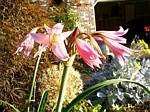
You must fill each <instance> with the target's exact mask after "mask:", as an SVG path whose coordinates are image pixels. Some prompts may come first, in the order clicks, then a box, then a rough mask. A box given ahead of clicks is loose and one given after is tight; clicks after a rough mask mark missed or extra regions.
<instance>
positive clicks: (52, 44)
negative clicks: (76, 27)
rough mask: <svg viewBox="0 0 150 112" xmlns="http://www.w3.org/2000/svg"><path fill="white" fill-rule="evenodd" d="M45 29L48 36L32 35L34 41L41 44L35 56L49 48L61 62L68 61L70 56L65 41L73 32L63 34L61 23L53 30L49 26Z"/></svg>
mask: <svg viewBox="0 0 150 112" xmlns="http://www.w3.org/2000/svg"><path fill="white" fill-rule="evenodd" d="M44 27H45V29H46V31H47V33H48V34H42V33H32V34H31V36H32V38H33V39H34V41H35V42H37V43H39V44H40V48H39V51H38V52H37V53H36V55H35V56H37V55H39V54H40V53H41V52H42V51H43V50H44V48H46V47H49V49H50V50H52V52H53V53H54V54H55V55H56V56H57V57H58V58H59V59H60V60H63V61H66V60H68V57H69V55H68V53H67V50H66V47H65V43H64V40H65V39H66V38H67V37H68V36H69V35H70V34H71V33H72V31H68V32H62V30H63V27H64V26H63V25H62V24H61V23H57V24H56V25H54V26H53V28H49V27H48V26H47V25H44Z"/></svg>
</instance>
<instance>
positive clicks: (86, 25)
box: [66, 0, 96, 33]
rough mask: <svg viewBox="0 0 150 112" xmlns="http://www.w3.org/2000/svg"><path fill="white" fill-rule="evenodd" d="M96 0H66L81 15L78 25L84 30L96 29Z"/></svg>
mask: <svg viewBox="0 0 150 112" xmlns="http://www.w3.org/2000/svg"><path fill="white" fill-rule="evenodd" d="M93 1H94V0H66V2H67V3H70V4H69V6H71V8H72V9H73V11H74V12H76V13H77V14H78V15H79V18H80V21H79V23H77V25H78V27H79V28H80V30H81V31H83V32H87V33H89V32H92V31H96V23H95V10H94V6H95V5H94V3H93Z"/></svg>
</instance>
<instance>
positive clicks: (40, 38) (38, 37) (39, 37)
mask: <svg viewBox="0 0 150 112" xmlns="http://www.w3.org/2000/svg"><path fill="white" fill-rule="evenodd" d="M31 36H32V38H33V39H34V41H35V42H37V43H39V44H44V45H48V44H49V43H50V39H49V35H46V34H43V33H31Z"/></svg>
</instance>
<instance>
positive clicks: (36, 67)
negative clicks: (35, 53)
mask: <svg viewBox="0 0 150 112" xmlns="http://www.w3.org/2000/svg"><path fill="white" fill-rule="evenodd" d="M40 59H41V55H39V57H38V59H37V61H36V66H35V69H34V74H33V80H32V85H31V90H30V95H29V99H28V104H29V106H28V112H29V109H30V103H31V101H32V100H31V99H32V96H33V91H34V88H35V80H36V74H37V70H38V67H39V63H40Z"/></svg>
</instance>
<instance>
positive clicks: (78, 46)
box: [15, 23, 132, 112]
mask: <svg viewBox="0 0 150 112" xmlns="http://www.w3.org/2000/svg"><path fill="white" fill-rule="evenodd" d="M63 27H64V25H63V24H62V23H57V24H55V25H54V26H53V27H52V28H50V27H49V26H47V25H44V26H43V27H36V28H33V29H32V30H31V31H30V32H29V33H28V34H27V35H26V37H25V40H24V41H23V42H22V43H21V44H19V45H18V46H17V50H16V52H15V54H18V53H19V52H21V51H22V50H24V57H25V58H27V57H28V56H29V55H30V53H31V51H32V48H33V47H34V43H35V42H36V43H38V44H39V49H38V51H37V52H36V53H35V55H34V57H37V56H38V61H37V64H36V69H35V72H34V77H33V81H32V87H31V90H30V95H29V100H28V103H29V107H28V112H29V111H30V107H31V106H30V105H31V101H32V96H33V89H34V87H35V79H36V73H37V69H38V65H39V61H40V58H41V54H42V53H43V52H44V51H45V50H46V49H48V50H49V51H50V52H53V54H54V55H55V56H56V57H57V58H58V59H60V60H61V61H63V62H64V66H65V67H64V71H63V75H62V81H61V87H60V93H59V96H58V101H57V106H56V112H61V111H62V108H63V106H62V105H63V100H64V95H65V90H66V84H67V79H68V74H69V70H70V67H71V66H72V64H73V62H74V59H75V57H76V55H79V56H80V57H81V58H82V59H83V60H84V62H85V63H86V64H87V65H89V66H90V67H91V68H92V69H95V68H100V66H101V65H102V64H103V63H105V59H106V58H105V56H104V55H103V53H102V51H101V49H100V47H99V46H98V44H97V42H103V43H105V44H106V46H107V47H108V48H109V49H110V51H111V52H112V53H113V54H114V56H115V57H116V58H117V59H118V60H119V61H121V62H123V60H124V58H125V57H126V56H129V55H131V53H132V50H131V49H130V48H127V47H125V46H123V45H122V43H123V44H124V43H126V39H125V38H123V37H121V36H122V35H124V34H126V33H127V31H128V29H127V30H124V29H123V28H122V27H120V29H119V30H118V31H96V32H93V33H91V34H87V33H83V32H81V31H79V29H78V28H75V29H74V30H72V31H67V32H63ZM40 28H43V29H45V32H44V33H39V32H38V29H40Z"/></svg>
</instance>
